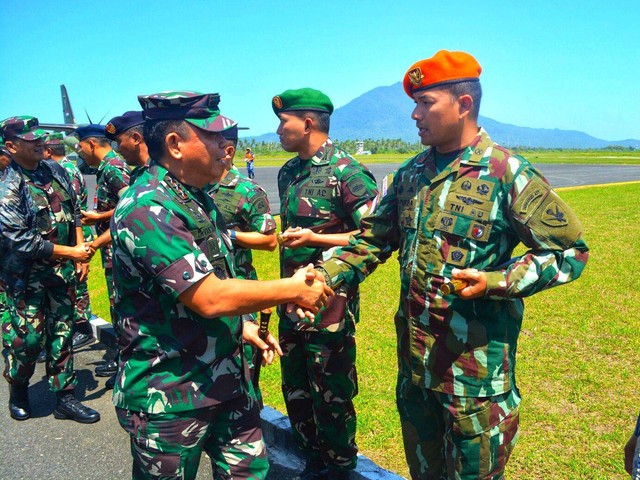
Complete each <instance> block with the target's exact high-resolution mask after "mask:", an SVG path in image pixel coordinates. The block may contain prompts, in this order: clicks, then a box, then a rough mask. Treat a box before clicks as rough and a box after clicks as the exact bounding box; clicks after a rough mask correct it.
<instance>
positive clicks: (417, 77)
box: [407, 67, 424, 87]
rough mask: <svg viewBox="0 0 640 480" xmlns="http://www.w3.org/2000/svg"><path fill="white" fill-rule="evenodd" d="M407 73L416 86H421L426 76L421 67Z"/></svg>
mask: <svg viewBox="0 0 640 480" xmlns="http://www.w3.org/2000/svg"><path fill="white" fill-rule="evenodd" d="M407 75H409V80H410V81H411V83H412V84H413V86H414V87H419V86H420V84H421V83H422V79H423V78H424V75H422V70H420V67H416V68H414V69H413V70H411V71H410V72H409V73H408V74H407Z"/></svg>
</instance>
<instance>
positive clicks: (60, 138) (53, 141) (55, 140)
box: [44, 132, 64, 145]
mask: <svg viewBox="0 0 640 480" xmlns="http://www.w3.org/2000/svg"><path fill="white" fill-rule="evenodd" d="M44 144H45V145H64V135H62V134H61V133H60V132H55V133H50V134H49V135H47V137H46V138H45V139H44Z"/></svg>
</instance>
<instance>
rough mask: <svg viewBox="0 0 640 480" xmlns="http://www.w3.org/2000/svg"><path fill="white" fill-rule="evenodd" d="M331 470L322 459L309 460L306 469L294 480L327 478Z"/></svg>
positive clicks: (322, 479)
mask: <svg viewBox="0 0 640 480" xmlns="http://www.w3.org/2000/svg"><path fill="white" fill-rule="evenodd" d="M328 474H329V471H328V470H327V467H326V466H325V464H324V462H323V461H322V460H318V459H309V460H307V462H306V464H305V466H304V470H302V472H300V474H299V475H298V476H297V477H294V480H325V479H326V478H327V475H328Z"/></svg>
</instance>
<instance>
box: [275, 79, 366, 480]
mask: <svg viewBox="0 0 640 480" xmlns="http://www.w3.org/2000/svg"><path fill="white" fill-rule="evenodd" d="M272 108H273V111H274V113H275V114H276V115H277V116H278V118H279V120H280V125H279V126H278V130H277V133H278V136H279V137H280V143H281V144H282V148H283V149H284V150H285V151H287V152H294V153H297V156H296V157H294V158H292V159H291V160H289V161H288V162H287V163H285V164H284V165H283V167H282V168H281V169H280V171H279V172H278V191H279V194H280V213H281V215H280V218H281V220H282V230H283V232H282V234H281V236H280V240H281V245H282V249H281V250H280V272H281V276H282V277H288V276H290V275H292V274H293V272H294V271H295V270H296V269H297V268H299V267H301V266H304V265H307V264H308V263H309V262H319V261H321V260H323V259H324V258H328V256H330V252H331V251H332V249H333V248H334V247H336V246H338V245H346V244H347V243H348V241H349V237H350V236H351V235H352V234H353V233H355V232H357V231H359V229H360V221H361V219H362V218H363V217H364V216H365V215H367V214H368V213H369V212H370V211H371V209H372V208H373V205H374V203H375V199H376V196H377V193H378V192H377V188H376V181H375V179H374V177H373V175H372V174H371V172H369V170H368V169H367V168H366V167H365V166H364V165H361V164H360V163H359V162H358V161H356V160H355V159H354V158H353V157H351V156H350V155H349V154H348V153H347V152H345V151H344V150H342V149H341V148H339V147H338V146H336V145H334V143H333V142H332V141H331V139H330V138H329V124H330V115H331V113H332V112H333V104H332V103H331V100H330V99H329V97H328V96H327V95H325V94H324V93H322V92H320V91H318V90H315V89H312V88H301V89H296V90H286V91H285V92H283V93H282V94H280V95H277V96H275V97H274V98H273V99H272ZM359 310H360V305H359V292H358V288H357V287H349V288H346V287H345V288H341V289H339V290H337V291H336V296H335V297H333V298H332V299H331V302H330V305H329V307H328V308H327V309H326V310H323V311H322V312H321V313H320V314H319V315H318V316H316V325H313V326H312V325H309V324H308V323H307V322H301V321H299V319H298V318H297V317H296V316H294V315H292V314H290V313H287V312H286V311H285V309H283V308H282V307H281V308H280V309H279V311H278V313H279V315H280V325H279V335H280V345H281V346H282V350H283V352H284V355H283V357H282V362H281V366H282V392H283V395H284V399H285V404H286V406H287V412H288V414H289V418H290V419H291V425H292V427H293V431H294V436H295V438H296V442H297V443H298V446H299V447H300V448H301V449H302V451H303V452H304V453H305V454H306V455H307V463H306V466H305V468H304V470H303V471H302V472H301V474H300V477H299V478H300V479H302V480H315V479H320V478H330V479H342V478H348V477H349V476H350V471H351V470H353V469H354V468H355V467H356V462H357V452H358V447H357V445H356V441H355V436H356V412H355V408H354V406H353V398H354V397H355V396H356V395H357V393H358V382H357V372H356V364H355V360H356V341H355V332H356V323H357V322H358V320H359Z"/></svg>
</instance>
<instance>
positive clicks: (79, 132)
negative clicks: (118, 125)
mask: <svg viewBox="0 0 640 480" xmlns="http://www.w3.org/2000/svg"><path fill="white" fill-rule="evenodd" d="M106 136H107V132H105V130H104V125H98V124H97V123H90V124H89V125H83V126H81V127H78V128H76V137H78V140H85V139H87V138H91V137H105V138H106Z"/></svg>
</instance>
